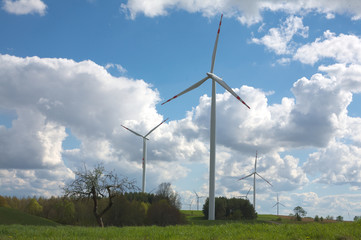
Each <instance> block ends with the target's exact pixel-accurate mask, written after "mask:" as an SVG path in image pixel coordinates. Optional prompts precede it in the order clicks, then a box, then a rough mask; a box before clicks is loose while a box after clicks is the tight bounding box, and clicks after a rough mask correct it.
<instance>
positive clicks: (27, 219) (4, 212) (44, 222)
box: [0, 207, 59, 239]
mask: <svg viewBox="0 0 361 240" xmlns="http://www.w3.org/2000/svg"><path fill="white" fill-rule="evenodd" d="M11 224H22V225H38V226H57V225H59V224H58V223H55V222H53V221H50V220H48V219H45V218H41V217H37V216H33V215H30V214H28V213H24V212H21V211H19V210H16V209H11V208H8V207H0V225H11ZM0 239H1V237H0Z"/></svg>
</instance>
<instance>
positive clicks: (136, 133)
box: [121, 125, 145, 138]
mask: <svg viewBox="0 0 361 240" xmlns="http://www.w3.org/2000/svg"><path fill="white" fill-rule="evenodd" d="M121 126H122V127H123V128H125V129H127V130H128V131H131V132H132V133H134V134H135V135H137V136H139V137H142V138H144V137H145V136H142V135H140V134H139V133H137V132H135V131H133V130H132V129H129V128H127V127H125V126H123V125H121Z"/></svg>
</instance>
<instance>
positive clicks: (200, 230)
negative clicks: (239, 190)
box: [0, 223, 361, 240]
mask: <svg viewBox="0 0 361 240" xmlns="http://www.w3.org/2000/svg"><path fill="white" fill-rule="evenodd" d="M0 239H87V240H90V239H287V240H289V239H347V240H348V239H361V224H357V223H328V224H320V223H308V224H279V225H276V224H265V223H257V224H247V223H246V224H245V223H227V224H217V225H213V226H199V225H184V226H169V227H156V226H151V227H123V228H116V227H107V228H103V229H101V228H95V227H93V228H86V227H73V226H58V227H46V226H22V225H0Z"/></svg>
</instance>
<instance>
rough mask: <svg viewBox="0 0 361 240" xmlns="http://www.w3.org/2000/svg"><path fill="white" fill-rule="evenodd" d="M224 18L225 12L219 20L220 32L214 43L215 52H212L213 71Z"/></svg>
mask: <svg viewBox="0 0 361 240" xmlns="http://www.w3.org/2000/svg"><path fill="white" fill-rule="evenodd" d="M222 18H223V14H222V15H221V20H220V21H219V26H218V32H217V37H216V42H215V43H214V48H213V54H212V65H211V73H212V72H213V69H214V61H215V60H216V53H217V45H218V38H219V32H220V31H221V25H222Z"/></svg>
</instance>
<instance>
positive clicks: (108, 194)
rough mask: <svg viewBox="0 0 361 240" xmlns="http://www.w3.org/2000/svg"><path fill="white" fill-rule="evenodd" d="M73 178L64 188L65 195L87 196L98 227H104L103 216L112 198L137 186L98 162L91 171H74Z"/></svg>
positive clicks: (111, 203) (108, 208) (77, 197)
mask: <svg viewBox="0 0 361 240" xmlns="http://www.w3.org/2000/svg"><path fill="white" fill-rule="evenodd" d="M75 175H76V177H75V180H74V181H73V182H72V183H70V184H69V185H67V186H66V187H65V188H64V192H65V196H66V197H73V198H76V199H84V198H89V199H92V201H93V214H94V217H95V219H96V221H97V223H98V224H99V226H100V227H104V223H103V216H104V214H105V213H106V212H107V211H109V210H110V208H111V207H112V205H113V198H114V197H115V196H117V195H119V194H123V193H124V192H127V191H133V190H135V189H136V188H137V187H136V186H135V182H134V181H130V180H128V179H127V178H123V179H120V178H119V177H118V176H117V175H116V174H115V173H113V172H108V171H106V170H105V168H104V167H103V166H102V165H101V164H99V165H98V166H97V167H95V168H94V169H93V170H91V171H87V169H86V168H85V167H84V169H83V170H79V171H76V172H75ZM104 198H107V200H108V203H107V204H106V205H105V206H104V207H103V208H102V209H100V207H99V200H100V199H104Z"/></svg>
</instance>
